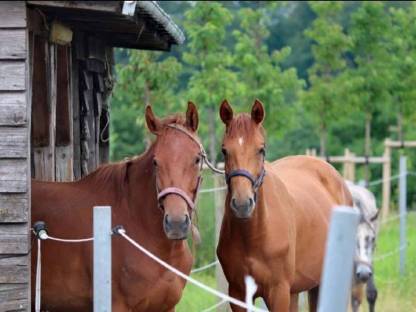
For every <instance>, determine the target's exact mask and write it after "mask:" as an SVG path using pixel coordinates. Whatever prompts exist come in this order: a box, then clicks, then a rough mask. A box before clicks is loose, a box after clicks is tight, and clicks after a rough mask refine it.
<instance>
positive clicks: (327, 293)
mask: <svg viewBox="0 0 416 312" xmlns="http://www.w3.org/2000/svg"><path fill="white" fill-rule="evenodd" d="M358 222H359V213H358V211H356V210H355V209H353V208H351V207H346V206H339V207H336V208H335V209H334V210H333V212H332V216H331V223H330V227H329V233H328V240H327V245H326V253H325V260H324V270H323V274H322V284H321V287H320V296H319V308H318V311H319V312H333V311H337V312H345V311H347V307H348V302H349V296H350V291H351V282H352V269H353V260H354V252H355V246H356V231H357V226H358Z"/></svg>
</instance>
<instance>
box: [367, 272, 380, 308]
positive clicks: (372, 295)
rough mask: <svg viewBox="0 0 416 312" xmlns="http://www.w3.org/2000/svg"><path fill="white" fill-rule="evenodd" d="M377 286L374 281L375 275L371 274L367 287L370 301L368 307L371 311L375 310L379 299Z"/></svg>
mask: <svg viewBox="0 0 416 312" xmlns="http://www.w3.org/2000/svg"><path fill="white" fill-rule="evenodd" d="M377 293H378V292H377V288H376V285H375V283H374V277H373V275H372V276H370V278H369V280H368V281H367V288H366V294H367V301H368V307H369V310H370V312H374V311H375V310H374V308H375V305H376V300H377Z"/></svg>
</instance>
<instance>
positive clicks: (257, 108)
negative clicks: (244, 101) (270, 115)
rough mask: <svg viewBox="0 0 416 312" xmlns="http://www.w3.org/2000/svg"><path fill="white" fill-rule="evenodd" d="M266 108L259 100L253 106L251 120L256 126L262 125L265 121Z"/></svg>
mask: <svg viewBox="0 0 416 312" xmlns="http://www.w3.org/2000/svg"><path fill="white" fill-rule="evenodd" d="M264 115H265V112H264V107H263V104H262V103H261V102H260V101H259V100H257V99H256V100H255V101H254V104H253V108H252V109H251V119H252V120H253V121H254V122H255V123H256V124H261V123H262V122H263V120H264Z"/></svg>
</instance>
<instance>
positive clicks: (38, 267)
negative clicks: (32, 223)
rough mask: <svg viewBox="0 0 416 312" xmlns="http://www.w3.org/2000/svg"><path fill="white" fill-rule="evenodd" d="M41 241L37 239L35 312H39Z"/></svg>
mask: <svg viewBox="0 0 416 312" xmlns="http://www.w3.org/2000/svg"><path fill="white" fill-rule="evenodd" d="M40 241H41V239H40V238H38V256H37V260H36V288H35V289H36V295H35V312H40V295H41V293H40V284H41V276H40V275H41V269H42V267H41V251H40V246H41V242H40Z"/></svg>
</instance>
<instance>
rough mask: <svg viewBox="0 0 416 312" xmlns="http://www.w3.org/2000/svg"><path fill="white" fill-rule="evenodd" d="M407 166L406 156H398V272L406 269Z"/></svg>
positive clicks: (402, 272) (403, 271)
mask: <svg viewBox="0 0 416 312" xmlns="http://www.w3.org/2000/svg"><path fill="white" fill-rule="evenodd" d="M406 179H407V168H406V156H400V179H399V210H400V211H399V213H400V274H402V275H403V274H404V273H405V270H406V249H407V246H406V245H407V240H406V217H407V202H406V201H407V194H406V192H407V185H406V184H407V181H406Z"/></svg>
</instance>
